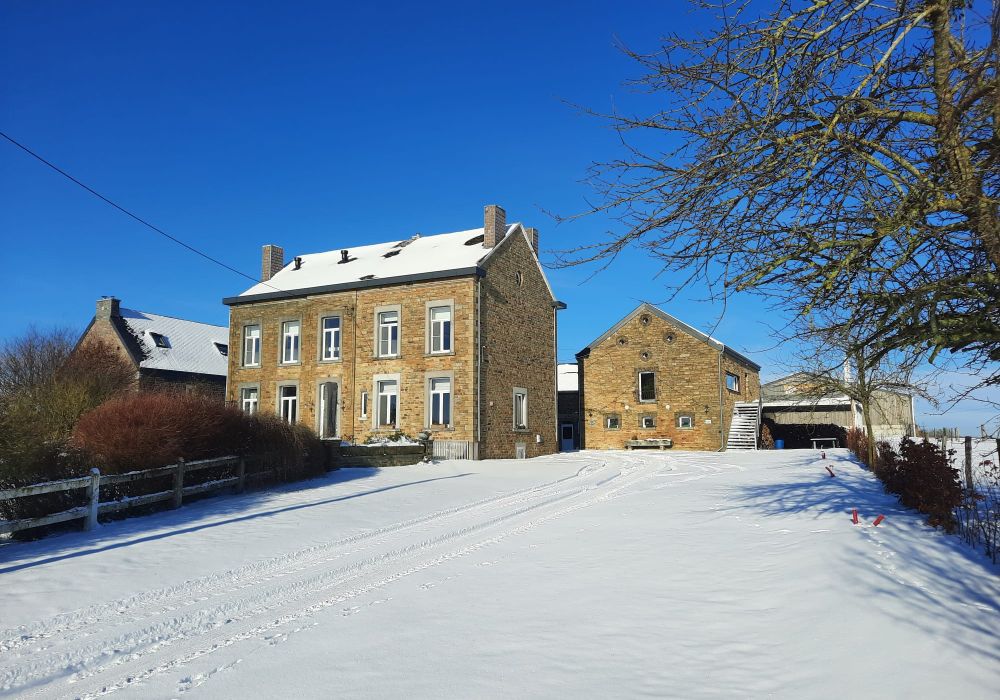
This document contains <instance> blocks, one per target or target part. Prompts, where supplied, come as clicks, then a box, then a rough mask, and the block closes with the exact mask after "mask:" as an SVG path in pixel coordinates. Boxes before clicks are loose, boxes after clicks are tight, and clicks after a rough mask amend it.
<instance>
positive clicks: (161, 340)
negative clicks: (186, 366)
mask: <svg viewBox="0 0 1000 700" xmlns="http://www.w3.org/2000/svg"><path fill="white" fill-rule="evenodd" d="M146 332H147V333H149V338H150V340H152V341H153V344H154V345H155V346H156V347H158V348H169V347H170V343H169V342H167V336H165V335H163V334H162V333H154V332H153V331H146Z"/></svg>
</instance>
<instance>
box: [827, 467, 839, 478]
mask: <svg viewBox="0 0 1000 700" xmlns="http://www.w3.org/2000/svg"><path fill="white" fill-rule="evenodd" d="M826 470H827V471H828V472H830V476H837V475H836V474H834V473H833V470H832V469H830V467H827V468H826Z"/></svg>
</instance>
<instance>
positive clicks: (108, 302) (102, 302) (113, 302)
mask: <svg viewBox="0 0 1000 700" xmlns="http://www.w3.org/2000/svg"><path fill="white" fill-rule="evenodd" d="M121 315H122V310H121V301H119V300H118V299H116V298H115V297H101V298H100V299H98V300H97V313H96V314H95V316H96V317H97V318H98V319H100V320H102V321H110V320H111V319H112V318H117V317H119V316H121Z"/></svg>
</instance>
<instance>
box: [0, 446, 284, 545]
mask: <svg viewBox="0 0 1000 700" xmlns="http://www.w3.org/2000/svg"><path fill="white" fill-rule="evenodd" d="M231 465H235V466H236V475H235V476H231V477H226V478H224V479H215V480H212V481H206V482H203V483H200V484H192V485H190V486H185V485H184V477H185V476H186V475H188V474H191V473H194V472H198V471H203V470H205V469H212V468H215V467H223V466H231ZM270 473H271V471H270V470H267V471H260V472H255V473H254V474H253V476H254V477H258V476H265V475H267V474H270ZM163 477H172V478H173V488H171V489H169V490H166V491H158V492H156V493H147V494H143V495H141V496H126V497H124V498H122V499H121V500H114V501H106V502H104V503H101V487H102V486H113V485H118V484H128V483H132V482H136V481H142V480H145V479H156V478H163ZM246 479H247V471H246V459H245V458H243V457H220V458H216V459H203V460H199V461H197V462H185V461H183V460H181V461H180V462H178V463H177V464H171V465H169V466H166V467H159V468H157V469H145V470H143V471H135V472H127V473H125V474H108V475H107V476H102V475H101V472H100V470H98V469H91V470H90V476H82V477H77V478H75V479H62V480H60V481H47V482H45V483H42V484H33V485H31V486H22V487H20V488H16V489H5V490H0V501H6V500H13V499H18V498H27V497H30V496H39V495H41V494H46V493H59V492H61V491H74V490H78V489H86V498H87V505H85V506H80V507H77V508H70V509H69V510H64V511H60V512H58V513H51V514H49V515H43V516H40V517H36V518H22V519H20V520H0V534H3V533H8V532H17V531H19V530H27V529H29V528H33V527H41V526H43V525H53V524H55V523H62V522H66V521H69V520H83V521H84V529H86V530H91V529H93V528H94V527H95V526H96V525H97V518H98V516H99V515H102V514H104V513H116V512H119V511H123V510H128V509H130V508H138V507H139V506H145V505H149V504H151V503H158V502H161V501H170V502H171V505H172V507H174V508H179V507H180V506H181V503H183V502H184V498H185V497H187V496H193V495H195V494H202V493H209V492H211V491H218V490H221V489H225V488H229V487H235V489H236V491H237V492H242V491H243V489H244V488H245V486H246Z"/></svg>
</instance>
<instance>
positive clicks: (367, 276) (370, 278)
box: [359, 275, 375, 280]
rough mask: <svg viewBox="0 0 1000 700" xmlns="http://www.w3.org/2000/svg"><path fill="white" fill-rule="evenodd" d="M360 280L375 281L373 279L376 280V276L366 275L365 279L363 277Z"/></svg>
mask: <svg viewBox="0 0 1000 700" xmlns="http://www.w3.org/2000/svg"><path fill="white" fill-rule="evenodd" d="M359 279H363V280H373V279H375V275H365V276H364V277H361V278H359Z"/></svg>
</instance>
